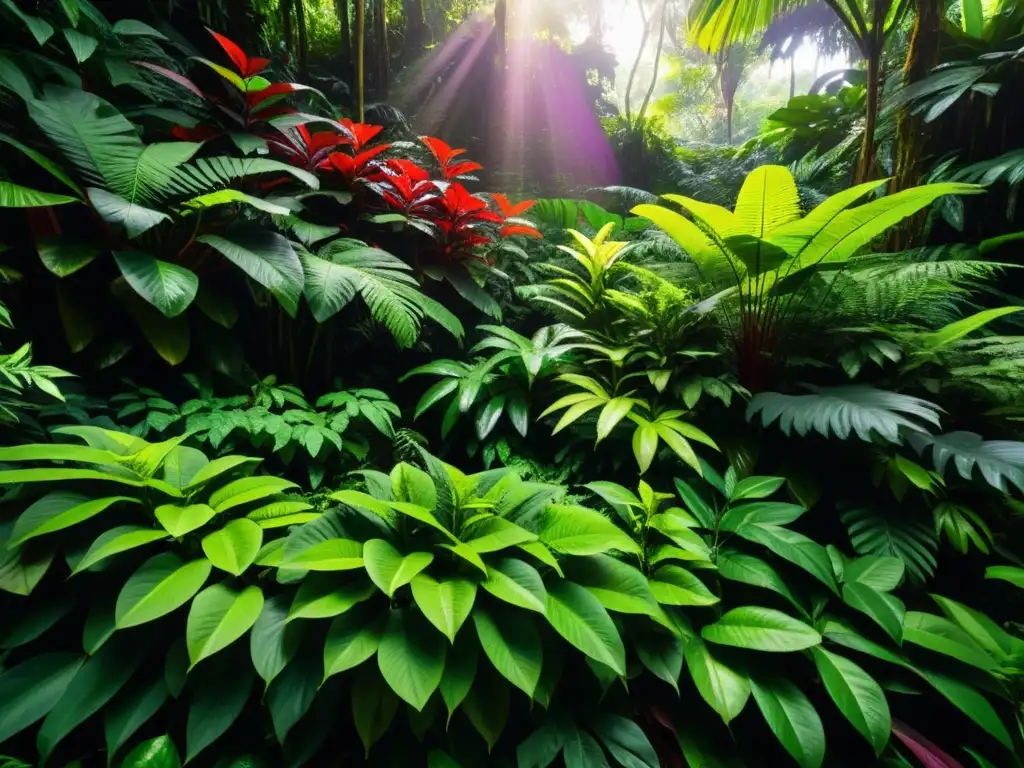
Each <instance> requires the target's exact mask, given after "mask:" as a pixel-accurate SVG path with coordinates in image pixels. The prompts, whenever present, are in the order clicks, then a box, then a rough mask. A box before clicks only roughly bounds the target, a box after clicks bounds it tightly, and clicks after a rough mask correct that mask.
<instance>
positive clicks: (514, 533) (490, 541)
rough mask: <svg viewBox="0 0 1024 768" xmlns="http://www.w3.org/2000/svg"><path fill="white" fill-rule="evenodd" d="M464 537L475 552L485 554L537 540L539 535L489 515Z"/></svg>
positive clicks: (467, 544)
mask: <svg viewBox="0 0 1024 768" xmlns="http://www.w3.org/2000/svg"><path fill="white" fill-rule="evenodd" d="M463 538H465V540H466V541H465V543H466V546H467V547H469V548H470V549H472V550H473V551H474V552H478V553H480V554H485V553H487V552H498V551H500V550H502V549H505V548H507V547H514V546H516V545H518V544H525V543H526V542H528V541H535V540H536V539H537V535H536V534H535V533H530V531H528V530H526V529H525V528H521V527H520V526H518V525H516V524H515V523H513V522H510V521H508V520H505V519H504V518H501V517H488V518H486V519H484V520H482V521H480V522H479V523H477V524H476V525H474V526H473V529H472V531H470V533H469V536H468V537H466V536H464V537H463Z"/></svg>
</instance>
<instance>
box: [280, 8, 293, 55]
mask: <svg viewBox="0 0 1024 768" xmlns="http://www.w3.org/2000/svg"><path fill="white" fill-rule="evenodd" d="M293 7H294V0H281V33H282V35H283V36H284V49H285V50H286V51H288V52H289V53H291V52H292V51H293V50H294V49H293V48H292V8H293Z"/></svg>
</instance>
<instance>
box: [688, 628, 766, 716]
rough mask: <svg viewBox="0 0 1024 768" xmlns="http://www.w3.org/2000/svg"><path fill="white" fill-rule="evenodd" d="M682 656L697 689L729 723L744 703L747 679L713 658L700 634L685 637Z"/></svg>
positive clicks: (747, 692) (747, 691) (748, 685)
mask: <svg viewBox="0 0 1024 768" xmlns="http://www.w3.org/2000/svg"><path fill="white" fill-rule="evenodd" d="M684 656H685V658H686V666H687V668H688V669H689V670H690V677H692V678H693V682H694V685H696V686H697V691H698V692H699V693H700V695H701V697H703V699H704V701H706V702H707V703H708V706H709V707H711V708H712V709H713V710H715V712H717V713H718V714H719V716H720V717H721V718H722V720H723V721H724V722H725V724H726V725H728V724H729V723H730V722H731V721H732V720H733V718H735V717H736V716H737V715H739V713H740V712H742V711H743V707H745V706H746V704H747V699H749V698H750V682H749V681H748V680H747V678H746V677H745V676H744V675H741V674H739V673H738V672H736V671H734V670H733V669H732V668H731V667H729V666H728V665H727V664H725V663H723V662H721V661H719V660H718V659H717V658H715V656H714V654H713V653H712V651H711V649H710V648H709V647H708V646H707V645H705V644H704V642H702V641H701V639H700V638H699V637H695V638H693V639H691V640H689V641H687V643H686V647H685V649H684Z"/></svg>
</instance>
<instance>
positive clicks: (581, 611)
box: [547, 580, 626, 675]
mask: <svg viewBox="0 0 1024 768" xmlns="http://www.w3.org/2000/svg"><path fill="white" fill-rule="evenodd" d="M547 617H548V621H549V622H550V623H551V626H552V627H554V628H555V631H556V632H558V634H560V635H561V636H562V637H563V638H565V640H566V641H567V642H568V643H569V644H570V645H572V646H574V647H576V648H578V649H579V650H580V651H582V652H583V653H585V654H586V655H587V656H589V657H590V658H592V659H594V660H595V661H599V662H601V663H602V664H605V665H606V666H608V667H611V668H612V669H614V670H615V672H616V673H617V674H619V675H624V674H625V673H626V651H625V648H624V647H623V645H622V638H621V637H620V636H619V632H618V630H617V629H616V628H615V624H614V623H613V622H612V620H611V617H610V616H608V613H607V612H606V611H605V609H604V606H602V605H601V603H600V602H599V601H598V599H597V598H596V597H594V596H593V595H592V594H590V592H588V591H587V590H586V589H585V588H584V587H581V586H579V585H578V584H573V583H572V582H570V581H564V580H558V581H555V582H553V583H551V584H549V585H548V607H547Z"/></svg>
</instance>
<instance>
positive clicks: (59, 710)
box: [36, 635, 149, 761]
mask: <svg viewBox="0 0 1024 768" xmlns="http://www.w3.org/2000/svg"><path fill="white" fill-rule="evenodd" d="M148 650H149V643H146V642H141V643H140V642H139V640H138V639H137V638H136V639H133V638H131V637H128V636H127V635H122V636H119V637H115V638H114V639H112V640H111V641H110V642H108V643H106V644H105V645H104V646H103V647H102V648H100V650H99V651H98V652H97V653H96V655H95V656H93V657H92V658H90V659H89V660H88V661H86V662H85V664H83V665H82V668H81V669H80V670H78V673H77V674H76V675H75V677H74V679H73V680H72V681H71V682H70V683H69V684H68V686H67V688H66V689H65V690H64V693H63V695H62V696H61V697H60V700H59V701H58V702H57V703H56V705H55V706H54V707H53V709H51V710H50V712H49V714H48V715H47V716H46V719H45V720H44V721H43V725H42V727H41V728H40V729H39V734H38V735H37V737H36V746H37V747H38V749H39V752H40V754H41V755H42V756H43V760H44V761H45V760H46V758H47V757H48V756H49V755H50V754H51V753H52V752H53V749H54V747H56V746H57V744H58V743H59V742H60V741H62V740H63V739H64V737H65V736H67V735H68V734H69V733H71V731H72V730H74V729H75V728H76V727H77V726H79V725H80V724H81V723H83V722H84V721H85V720H86V719H87V718H89V717H90V716H92V715H93V714H95V713H96V712H98V711H99V710H101V709H102V708H103V707H104V706H105V705H106V704H107V702H108V701H110V700H111V699H112V698H113V697H114V695H115V694H116V693H117V692H118V691H119V690H121V688H122V687H124V685H125V684H126V683H127V682H128V681H129V680H130V679H131V677H132V675H133V674H135V672H136V670H137V669H138V668H139V666H140V665H141V664H142V661H143V659H144V658H145V655H146V652H147V651H148Z"/></svg>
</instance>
